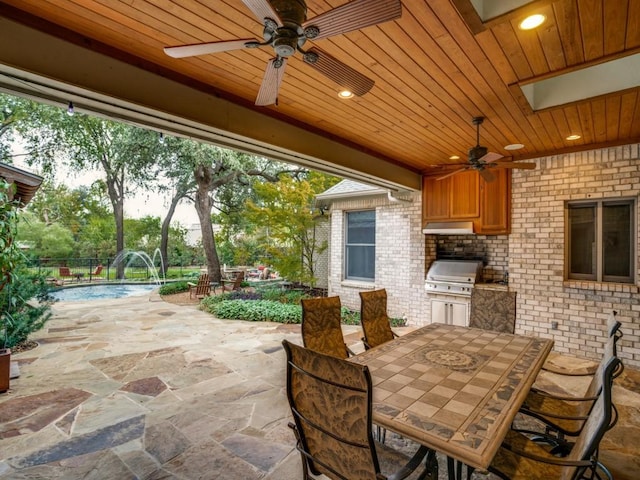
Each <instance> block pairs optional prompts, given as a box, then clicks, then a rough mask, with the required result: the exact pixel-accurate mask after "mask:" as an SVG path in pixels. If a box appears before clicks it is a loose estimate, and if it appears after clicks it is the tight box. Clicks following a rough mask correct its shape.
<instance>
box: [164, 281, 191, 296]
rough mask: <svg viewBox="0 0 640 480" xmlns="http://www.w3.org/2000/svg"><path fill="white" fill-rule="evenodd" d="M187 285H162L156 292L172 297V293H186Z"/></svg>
mask: <svg viewBox="0 0 640 480" xmlns="http://www.w3.org/2000/svg"><path fill="white" fill-rule="evenodd" d="M188 291H189V284H188V283H187V282H173V283H167V284H166V285H162V286H161V287H160V290H158V292H159V293H160V295H173V294H174V293H181V292H188Z"/></svg>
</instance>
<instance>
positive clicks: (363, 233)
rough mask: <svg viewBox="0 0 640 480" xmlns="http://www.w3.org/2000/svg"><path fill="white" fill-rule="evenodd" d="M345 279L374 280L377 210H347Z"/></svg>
mask: <svg viewBox="0 0 640 480" xmlns="http://www.w3.org/2000/svg"><path fill="white" fill-rule="evenodd" d="M344 258H345V262H344V269H345V275H344V276H345V279H347V280H360V281H365V282H373V281H374V280H375V272H376V212H375V210H363V211H357V212H347V213H346V219H345V255H344Z"/></svg>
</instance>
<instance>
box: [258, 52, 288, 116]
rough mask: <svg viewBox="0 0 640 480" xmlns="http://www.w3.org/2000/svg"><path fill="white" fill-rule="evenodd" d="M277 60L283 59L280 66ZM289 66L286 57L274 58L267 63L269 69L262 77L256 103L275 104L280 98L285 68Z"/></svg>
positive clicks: (262, 104) (263, 104)
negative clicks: (277, 65)
mask: <svg viewBox="0 0 640 480" xmlns="http://www.w3.org/2000/svg"><path fill="white" fill-rule="evenodd" d="M277 61H281V62H282V64H281V65H280V67H276V66H275V65H276V64H277V63H276V62H277ZM286 66H287V59H286V58H272V59H271V60H270V61H269V63H268V64H267V69H266V70H265V72H264V77H263V78H262V85H260V91H259V92H258V97H257V98H256V105H260V106H266V105H273V104H274V103H276V101H277V100H278V91H279V90H280V84H281V83H282V77H283V76H284V70H285V68H286Z"/></svg>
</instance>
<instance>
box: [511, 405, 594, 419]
mask: <svg viewBox="0 0 640 480" xmlns="http://www.w3.org/2000/svg"><path fill="white" fill-rule="evenodd" d="M519 411H520V413H524V414H526V415H530V416H532V417H535V418H538V419H540V417H547V418H559V419H562V420H586V419H587V418H589V416H588V415H585V416H577V417H571V416H566V415H559V414H557V413H553V412H545V411H541V410H532V409H530V408H527V407H526V406H524V405H523V406H522V407H520V410H519Z"/></svg>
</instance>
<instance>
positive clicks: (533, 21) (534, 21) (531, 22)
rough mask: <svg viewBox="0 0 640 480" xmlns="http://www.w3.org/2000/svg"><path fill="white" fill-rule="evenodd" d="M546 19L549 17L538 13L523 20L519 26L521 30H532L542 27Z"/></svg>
mask: <svg viewBox="0 0 640 480" xmlns="http://www.w3.org/2000/svg"><path fill="white" fill-rule="evenodd" d="M546 19H547V17H545V16H544V15H542V14H541V13H536V14H533V15H529V16H528V17H527V18H525V19H524V20H522V21H521V22H520V25H518V26H519V27H520V30H531V29H534V28H536V27H539V26H540V25H542V23H543V22H544V21H545V20H546Z"/></svg>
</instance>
